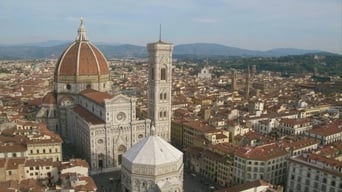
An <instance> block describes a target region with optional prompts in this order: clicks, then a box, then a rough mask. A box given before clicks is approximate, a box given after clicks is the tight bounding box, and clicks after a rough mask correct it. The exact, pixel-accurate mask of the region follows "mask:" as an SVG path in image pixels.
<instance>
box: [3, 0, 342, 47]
mask: <svg viewBox="0 0 342 192" xmlns="http://www.w3.org/2000/svg"><path fill="white" fill-rule="evenodd" d="M81 17H82V18H83V19H84V25H85V27H86V30H87V37H88V38H89V40H90V41H92V42H106V43H120V44H126V43H127V44H135V45H146V44H147V43H149V42H155V41H157V40H158V39H159V25H160V24H161V25H162V39H163V41H166V42H170V43H173V44H176V45H178V44H185V43H199V42H205V43H219V44H223V45H227V46H233V47H239V48H244V49H252V50H269V49H273V48H300V49H314V50H324V51H330V52H334V53H339V54H342V0H29V1H28V0H1V2H0V23H1V28H0V44H20V43H31V42H44V41H48V40H69V41H72V40H74V39H75V37H76V33H77V29H78V27H79V23H80V18H81Z"/></svg>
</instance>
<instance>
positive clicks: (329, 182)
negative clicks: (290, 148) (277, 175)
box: [286, 142, 342, 192]
mask: <svg viewBox="0 0 342 192" xmlns="http://www.w3.org/2000/svg"><path fill="white" fill-rule="evenodd" d="M341 151H342V143H341V142H337V143H333V144H331V145H327V146H325V147H323V148H322V149H320V150H318V151H316V152H312V153H309V154H302V155H300V156H296V157H292V158H290V160H289V172H288V177H287V184H286V191H287V192H295V191H304V192H319V191H335V192H337V191H342V162H341V159H342V154H341Z"/></svg>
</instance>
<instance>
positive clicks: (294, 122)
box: [280, 118, 310, 125]
mask: <svg viewBox="0 0 342 192" xmlns="http://www.w3.org/2000/svg"><path fill="white" fill-rule="evenodd" d="M309 122H310V119H307V118H303V119H281V120H280V123H283V124H288V125H300V124H304V123H309Z"/></svg>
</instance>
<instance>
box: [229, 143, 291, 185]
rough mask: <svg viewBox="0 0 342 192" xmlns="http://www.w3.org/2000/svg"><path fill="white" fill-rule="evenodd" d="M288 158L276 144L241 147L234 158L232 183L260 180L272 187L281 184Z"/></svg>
mask: <svg viewBox="0 0 342 192" xmlns="http://www.w3.org/2000/svg"><path fill="white" fill-rule="evenodd" d="M288 157H289V153H288V152H287V151H286V150H285V149H284V148H283V147H281V146H280V145H278V144H277V143H271V144H265V145H261V146H257V147H241V148H240V149H239V150H237V151H236V152H235V156H234V174H233V175H234V183H235V184H242V183H246V182H250V181H254V180H257V179H262V180H265V181H267V182H269V183H271V184H273V185H279V184H283V183H284V182H285V179H286V171H287V158H288Z"/></svg>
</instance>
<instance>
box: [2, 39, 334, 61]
mask: <svg viewBox="0 0 342 192" xmlns="http://www.w3.org/2000/svg"><path fill="white" fill-rule="evenodd" d="M58 43H62V44H58ZM56 44H58V45H56ZM69 44H70V43H67V42H63V41H49V42H40V43H36V44H34V43H30V44H21V45H2V46H1V45H0V59H25V58H55V57H59V56H60V55H61V53H62V51H63V50H65V48H66V47H67V46H68V45H69ZM95 44H96V43H95ZM50 45H51V46H50ZM96 46H97V47H98V48H99V49H100V50H101V51H102V52H103V54H104V55H105V56H106V57H107V58H113V57H115V58H125V57H146V56H147V50H146V47H144V46H137V45H129V44H121V45H116V44H114V45H111V44H106V43H101V44H100V43H99V44H96ZM309 53H326V54H332V53H327V52H323V51H319V50H304V49H291V48H279V49H272V50H268V51H257V50H249V49H241V48H236V47H230V46H226V45H221V44H213V43H193V44H182V45H176V46H175V47H174V57H175V58H177V57H183V56H186V55H192V56H202V57H212V56H263V57H274V56H277V57H279V56H287V55H303V54H309Z"/></svg>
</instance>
